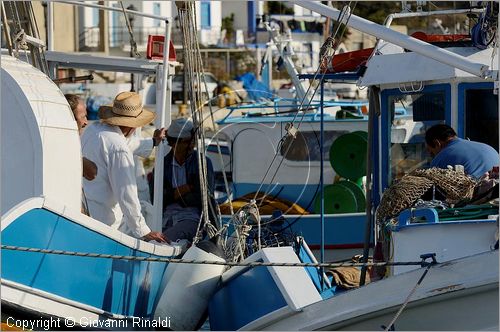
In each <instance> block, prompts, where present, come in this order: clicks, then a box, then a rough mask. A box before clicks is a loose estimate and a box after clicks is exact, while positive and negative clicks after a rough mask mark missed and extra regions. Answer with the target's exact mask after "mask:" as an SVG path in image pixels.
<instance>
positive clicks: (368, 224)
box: [359, 88, 379, 286]
mask: <svg viewBox="0 0 500 332" xmlns="http://www.w3.org/2000/svg"><path fill="white" fill-rule="evenodd" d="M375 91H377V92H378V91H379V90H378V89H375V88H370V91H369V94H370V96H368V98H369V99H370V102H371V101H372V100H375V98H379V94H378V93H377V95H376V96H374V95H373V94H375ZM374 126H375V110H372V112H368V135H367V136H368V144H367V147H368V151H367V152H366V153H367V157H366V188H365V193H366V198H365V199H366V221H365V237H364V246H363V262H364V263H367V262H368V256H369V254H370V240H371V235H372V229H373V227H372V200H371V196H372V190H371V188H372V169H373V168H372V164H373V162H372V155H373V152H374V151H373V148H374V147H373V146H372V145H373V137H372V135H373V127H374ZM365 281H366V266H363V267H362V268H361V276H360V280H359V285H360V286H363V285H364V284H365Z"/></svg>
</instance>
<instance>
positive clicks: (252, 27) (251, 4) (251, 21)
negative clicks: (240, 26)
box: [247, 0, 257, 34]
mask: <svg viewBox="0 0 500 332" xmlns="http://www.w3.org/2000/svg"><path fill="white" fill-rule="evenodd" d="M255 8H256V3H255V1H253V0H249V1H248V2H247V23H248V32H250V33H252V34H255V33H256V32H257V22H256V16H255V12H256V10H255Z"/></svg>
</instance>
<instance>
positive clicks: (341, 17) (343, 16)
mask: <svg viewBox="0 0 500 332" xmlns="http://www.w3.org/2000/svg"><path fill="white" fill-rule="evenodd" d="M351 3H352V1H351V2H349V4H348V5H346V6H344V7H343V8H342V10H341V11H340V13H339V18H338V19H337V21H338V22H339V24H338V26H337V29H336V30H335V32H334V34H333V35H330V36H329V38H328V39H331V38H333V39H335V38H336V36H337V33H338V32H339V30H340V28H341V26H342V24H341V23H342V22H344V20H345V24H344V29H343V30H342V33H341V34H340V38H342V36H343V35H344V33H345V31H346V28H347V22H349V19H350V18H351V15H352V12H353V11H354V9H355V8H356V4H357V2H354V7H353V10H352V11H351V10H350V5H351ZM346 15H347V18H346ZM339 45H340V43H339V44H337V46H336V47H335V48H334V50H333V52H332V53H333V54H332V55H331V56H334V55H335V53H336V52H337V49H338V46H339ZM327 56H329V52H324V54H323V57H322V58H321V59H320V61H319V64H318V67H317V69H316V71H315V73H314V77H313V79H312V81H313V82H314V81H315V80H316V77H317V76H318V74H319V72H320V69H321V64H322V63H323V62H324V60H325V59H326V57H327ZM325 74H326V71H323V72H322V73H321V79H320V80H322V79H323V78H324V76H325ZM319 86H320V85H319V84H318V85H317V86H316V87H315V88H314V91H313V94H312V96H311V97H310V99H309V100H308V103H307V107H306V108H305V110H304V107H303V106H304V102H305V100H306V98H308V94H309V91H310V89H311V85H309V87H308V88H307V91H306V93H305V95H304V97H303V98H302V100H301V103H300V106H299V107H298V108H297V113H296V114H295V115H294V117H293V119H292V122H291V126H292V127H293V126H294V124H295V121H296V119H297V117H298V115H299V112H300V111H302V116H301V118H300V121H299V123H298V125H297V128H296V129H297V130H298V129H299V128H300V126H301V124H302V122H303V121H304V117H305V115H306V111H307V110H309V108H310V106H311V103H312V101H313V99H314V96H315V95H316V92H317V91H318V88H319ZM322 107H323V105H322ZM287 136H288V133H287V134H286V135H285V136H283V137H282V138H281V140H280V142H279V144H278V147H279V146H280V144H282V143H283V141H284V139H286V137H287ZM291 147H292V144H289V145H288V147H287V149H286V151H285V153H284V155H287V154H288V152H289V150H290V148H291ZM279 151H280V149H276V153H275V154H274V157H273V159H272V160H271V163H270V165H269V167H268V169H267V170H266V173H265V174H264V177H263V179H262V181H261V183H260V185H259V188H258V189H257V191H256V194H255V197H254V199H256V198H257V195H258V193H259V192H260V190H261V189H262V186H263V185H264V181H265V179H266V178H267V175H268V174H269V171H270V170H271V168H272V166H273V164H274V161H275V160H276V158H277V156H278V154H279ZM284 159H285V158H282V159H281V160H280V162H279V164H278V167H277V168H276V170H275V171H274V174H273V176H272V178H271V180H270V181H269V184H268V186H267V189H266V191H265V193H264V197H266V196H267V195H269V193H270V190H269V188H271V189H272V187H271V184H272V182H273V181H274V179H275V177H276V175H277V174H278V171H279V169H280V167H281V165H282V163H283V161H284Z"/></svg>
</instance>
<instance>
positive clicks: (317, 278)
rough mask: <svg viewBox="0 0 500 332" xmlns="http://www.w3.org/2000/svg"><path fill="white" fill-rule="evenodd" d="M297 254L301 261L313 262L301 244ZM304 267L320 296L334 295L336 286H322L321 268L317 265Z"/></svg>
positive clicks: (324, 297) (326, 297)
mask: <svg viewBox="0 0 500 332" xmlns="http://www.w3.org/2000/svg"><path fill="white" fill-rule="evenodd" d="M298 256H299V259H300V261H301V262H302V263H314V261H313V259H312V257H310V256H309V255H308V253H307V252H306V250H305V249H304V245H303V244H302V245H301V246H300V249H299V254H298ZM304 269H305V270H306V272H307V274H308V275H309V277H310V278H311V280H312V282H313V284H314V286H315V287H316V289H317V290H318V293H320V294H321V297H322V298H323V300H326V299H329V298H331V297H332V296H334V295H335V290H336V289H337V286H333V287H330V288H325V287H324V281H323V278H322V277H321V276H324V274H323V273H324V272H323V269H320V268H317V267H312V266H309V267H305V268H304Z"/></svg>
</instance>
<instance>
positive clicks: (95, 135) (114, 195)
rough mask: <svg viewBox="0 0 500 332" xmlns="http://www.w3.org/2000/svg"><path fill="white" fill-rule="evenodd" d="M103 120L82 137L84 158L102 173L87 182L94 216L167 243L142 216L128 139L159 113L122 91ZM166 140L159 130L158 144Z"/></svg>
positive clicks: (102, 111)
mask: <svg viewBox="0 0 500 332" xmlns="http://www.w3.org/2000/svg"><path fill="white" fill-rule="evenodd" d="M99 118H100V119H101V122H96V123H93V124H92V125H90V126H87V128H86V130H85V132H84V133H83V135H82V150H83V155H84V156H85V157H86V158H88V159H90V160H92V161H94V162H95V163H96V165H97V168H98V170H99V171H98V172H97V176H96V178H95V179H94V180H93V181H87V180H84V181H83V188H84V191H85V196H86V199H87V204H88V210H89V213H90V216H91V217H93V218H94V219H97V220H99V221H101V222H103V223H105V224H107V225H110V226H111V227H114V228H116V229H119V230H120V231H122V232H124V233H127V234H129V235H131V236H134V237H136V238H140V239H143V240H145V241H150V240H155V241H158V242H166V241H167V239H166V237H165V236H164V235H163V234H162V233H161V232H152V231H151V229H150V228H149V227H148V226H147V225H146V222H145V220H144V217H143V215H142V213H141V206H140V203H139V198H138V196H137V183H136V174H135V164H134V156H133V154H132V151H131V149H130V147H129V145H128V144H127V137H130V136H131V135H132V134H133V132H134V131H135V129H136V128H138V127H142V126H144V125H146V124H148V123H150V122H151V121H153V119H154V118H155V113H153V112H151V111H148V110H146V109H143V107H142V100H141V97H140V96H139V95H138V94H137V93H134V92H122V93H119V94H118V95H117V96H116V98H115V100H114V102H113V106H101V108H99ZM164 137H165V130H164V129H163V128H162V129H161V130H159V131H156V132H155V137H154V142H155V145H157V144H158V143H159V142H160V141H161V140H162V139H163V138H164Z"/></svg>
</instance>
